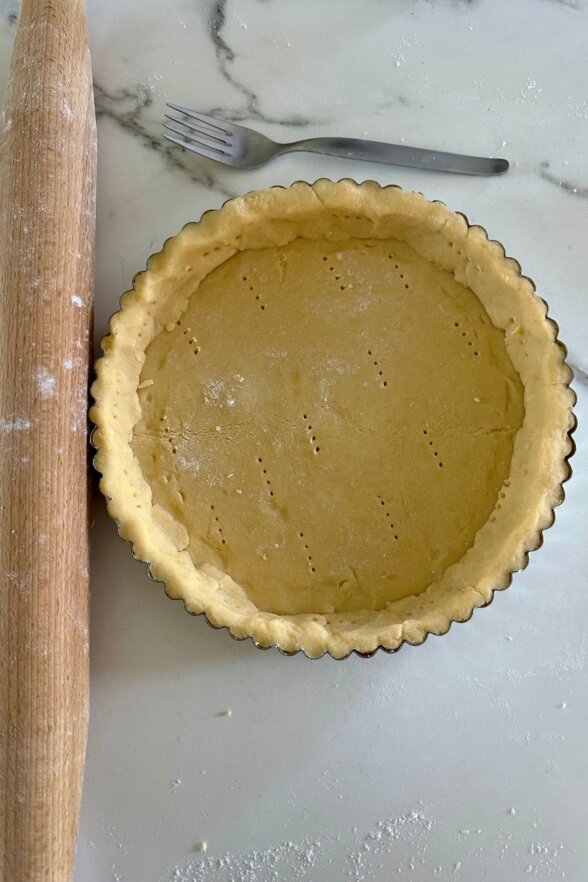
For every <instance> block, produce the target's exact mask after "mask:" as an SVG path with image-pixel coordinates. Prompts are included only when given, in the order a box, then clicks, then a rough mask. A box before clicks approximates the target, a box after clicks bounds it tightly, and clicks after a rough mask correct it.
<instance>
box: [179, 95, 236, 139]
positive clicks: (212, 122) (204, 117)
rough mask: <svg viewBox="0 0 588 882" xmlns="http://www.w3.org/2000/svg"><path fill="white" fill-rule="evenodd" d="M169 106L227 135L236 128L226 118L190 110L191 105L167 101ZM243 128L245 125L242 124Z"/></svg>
mask: <svg viewBox="0 0 588 882" xmlns="http://www.w3.org/2000/svg"><path fill="white" fill-rule="evenodd" d="M167 106H168V107H171V109H172V110H177V111H178V112H179V113H183V114H184V115H185V116H189V117H190V118H191V119H195V120H197V121H198V122H203V123H207V124H208V125H209V126H212V127H213V128H215V129H220V131H221V132H223V134H225V135H230V134H232V133H233V131H234V129H235V125H234V124H233V123H230V122H228V120H226V119H222V118H221V117H220V116H209V115H208V114H207V113H200V112H199V111H196V110H190V108H189V107H182V105H181V104H170V103H169V101H168V102H167ZM241 128H243V127H242V126H241Z"/></svg>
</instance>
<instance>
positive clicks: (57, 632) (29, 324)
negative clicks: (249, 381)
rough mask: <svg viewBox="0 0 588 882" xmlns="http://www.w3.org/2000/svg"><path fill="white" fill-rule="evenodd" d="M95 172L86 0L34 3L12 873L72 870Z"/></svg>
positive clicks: (0, 398)
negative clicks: (84, 1) (84, 0)
mask: <svg viewBox="0 0 588 882" xmlns="http://www.w3.org/2000/svg"><path fill="white" fill-rule="evenodd" d="M95 168H96V126H95V115H94V103H93V95H92V76H91V69H90V57H89V52H88V41H87V28H86V18H85V9H84V3H83V0H22V7H21V14H20V20H19V25H18V29H17V33H16V39H15V43H14V50H13V56H12V63H11V69H10V79H9V83H8V88H7V92H6V96H5V101H4V110H3V115H2V119H1V121H0V586H1V591H0V882H41V880H42V882H66V880H70V879H71V878H72V875H73V864H74V857H75V844H76V837H77V829H78V819H79V809H80V796H81V786H82V776H83V766H84V754H85V747H86V737H87V724H88V531H89V526H88V478H87V475H88V448H87V419H86V408H87V390H88V369H89V360H90V351H91V345H90V331H91V322H92V284H93V283H92V277H93V253H94V225H95Z"/></svg>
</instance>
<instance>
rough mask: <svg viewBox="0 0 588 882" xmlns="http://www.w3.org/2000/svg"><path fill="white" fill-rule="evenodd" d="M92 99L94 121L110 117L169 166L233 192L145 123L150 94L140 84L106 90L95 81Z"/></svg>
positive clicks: (205, 184) (158, 129) (228, 193)
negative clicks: (94, 105) (94, 111)
mask: <svg viewBox="0 0 588 882" xmlns="http://www.w3.org/2000/svg"><path fill="white" fill-rule="evenodd" d="M94 100H95V104H96V117H97V120H98V121H99V120H100V119H101V118H103V117H106V118H108V119H110V120H112V122H114V123H115V124H116V125H117V126H120V128H121V129H123V130H124V131H125V132H127V133H128V134H129V135H131V136H132V137H134V138H137V139H138V140H139V142H140V143H141V144H142V145H143V146H144V147H146V148H148V149H149V150H153V151H155V152H156V153H158V154H159V155H160V156H161V157H162V159H163V160H164V161H165V162H166V163H167V165H169V166H170V167H171V168H173V169H177V170H178V171H181V172H182V173H183V174H185V175H187V177H188V178H189V179H190V180H191V181H194V182H195V183H198V184H201V185H202V186H203V187H207V188H209V189H210V190H214V191H216V192H218V193H222V194H223V195H224V196H227V197H230V196H234V195H235V194H234V193H232V192H231V191H229V190H228V189H227V188H226V187H225V186H224V185H223V184H222V183H221V182H220V181H219V180H218V179H216V178H215V177H214V176H213V175H212V174H211V173H210V172H208V171H206V170H205V169H204V168H203V167H202V165H199V164H198V163H195V162H194V160H193V158H192V157H191V156H190V154H189V153H188V152H187V151H186V150H184V149H183V148H179V147H174V148H172V147H171V146H170V145H169V144H168V143H167V142H166V141H164V140H163V138H162V137H161V127H158V126H149V125H148V123H147V121H146V119H145V111H146V110H147V109H148V108H149V107H151V105H152V104H153V95H152V93H151V92H150V91H149V90H148V89H146V88H145V87H144V86H143V85H141V84H137V85H136V86H134V87H130V86H124V87H121V88H119V89H117V90H116V91H114V92H108V91H107V90H106V89H104V88H103V87H102V86H101V85H100V84H99V83H97V82H96V81H95V82H94Z"/></svg>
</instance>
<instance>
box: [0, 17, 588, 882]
mask: <svg viewBox="0 0 588 882" xmlns="http://www.w3.org/2000/svg"><path fill="white" fill-rule="evenodd" d="M16 11H17V4H16V2H15V0H0V88H3V86H4V83H5V80H6V75H7V68H8V60H9V54H10V47H11V41H12V37H13V34H14V26H15V25H14V22H15V16H16ZM88 13H89V25H90V38H91V49H92V56H93V64H94V76H95V82H96V106H97V111H98V114H99V116H98V136H99V141H98V145H99V168H98V172H99V183H98V240H97V287H96V333H97V337H98V338H100V336H101V335H102V334H103V333H104V330H105V328H106V322H107V317H108V315H109V314H110V313H111V312H112V311H114V310H115V308H116V306H117V302H118V298H119V295H120V294H121V292H122V291H124V290H125V289H126V288H127V287H129V285H130V280H131V277H132V275H133V273H134V272H136V271H137V270H139V269H141V268H143V266H144V264H145V260H146V257H147V256H148V255H149V254H150V253H151V252H153V251H154V250H158V249H159V247H160V245H161V243H162V241H163V240H164V239H165V238H166V237H167V236H169V235H171V234H173V233H175V232H176V231H178V230H179V229H180V227H181V226H182V225H183V224H184V223H186V222H187V221H189V220H193V219H196V218H198V217H199V215H200V214H201V212H202V211H203V210H205V209H208V208H212V207H216V206H218V205H219V204H220V203H221V202H223V201H224V200H225V199H226V198H227V196H229V195H232V194H237V193H241V192H244V191H247V190H250V189H254V188H257V187H264V186H268V185H270V184H288V183H290V182H292V181H294V180H297V179H306V180H314V179H315V178H317V177H321V176H328V177H332V178H335V179H337V178H340V177H344V176H352V177H355V178H356V179H364V178H376V179H377V180H379V181H381V182H396V183H398V184H401V185H402V186H403V187H406V188H413V189H417V190H421V191H422V192H424V193H425V194H426V195H427V196H428V197H430V198H434V199H441V200H443V201H444V202H446V203H447V204H448V205H449V206H450V207H452V208H456V209H460V210H462V211H464V212H465V213H466V214H467V215H468V216H469V218H470V219H471V220H472V221H473V222H479V223H481V224H483V225H484V226H485V227H486V228H487V229H488V230H489V232H490V234H491V235H492V236H493V237H496V238H499V239H500V240H501V241H502V242H503V243H504V244H505V246H506V249H507V252H508V253H509V254H512V255H514V256H516V257H517V258H518V259H519V260H520V262H521V263H522V265H523V268H524V271H525V272H526V273H528V274H529V275H530V276H532V277H533V278H534V279H535V281H536V283H537V286H538V289H539V292H540V294H541V295H543V296H544V297H545V298H546V299H547V300H548V301H549V303H550V307H551V312H552V314H553V316H554V317H555V318H556V320H557V321H558V323H559V325H560V328H561V337H562V339H563V340H564V341H565V342H566V343H567V344H568V346H569V349H570V360H571V362H572V363H573V365H574V367H575V370H576V383H575V387H576V390H577V393H578V397H579V401H578V406H577V414H578V418H579V420H580V428H579V429H578V432H577V434H576V441H577V444H578V451H577V454H576V456H575V458H574V460H573V467H574V473H575V474H574V477H573V480H572V481H571V483H570V484H569V485H568V490H567V495H568V498H567V500H566V502H565V504H564V506H563V508H562V509H560V512H559V513H558V518H557V522H556V524H555V526H554V527H553V528H552V529H551V530H549V532H548V533H547V534H546V539H545V545H544V547H543V549H542V550H541V551H539V552H538V553H537V554H535V555H533V556H532V559H531V565H530V566H529V568H528V569H527V570H526V571H525V572H524V573H522V574H520V575H519V576H518V577H516V578H515V581H514V584H513V586H512V588H511V589H510V590H509V591H507V592H504V593H502V594H499V595H498V596H497V597H496V598H495V600H494V603H493V604H492V606H490V607H489V608H488V609H486V610H481V611H479V612H477V613H476V615H475V616H474V618H473V620H472V621H471V622H470V623H469V624H467V625H463V626H455V627H454V628H452V630H451V631H450V633H449V635H448V636H446V637H444V638H442V639H430V640H429V641H427V643H426V644H425V645H424V646H422V647H420V648H416V649H414V648H410V647H408V648H405V649H403V651H402V652H401V653H399V654H398V655H396V656H392V657H389V656H386V655H383V654H379V655H377V656H376V657H374V658H373V659H371V660H369V661H363V660H360V659H357V658H352V659H349V660H347V661H345V662H334V661H332V660H330V659H323V660H322V661H319V662H317V661H314V662H310V661H308V660H306V659H304V658H300V657H296V658H293V659H288V658H284V657H282V656H281V655H279V654H278V653H277V652H276V651H271V652H268V653H262V652H259V651H258V650H256V649H255V648H254V647H253V645H252V644H251V643H250V642H245V643H236V642H233V641H231V640H230V639H229V638H228V637H227V635H226V633H222V632H221V633H216V632H213V631H212V630H210V629H209V628H207V626H206V625H205V623H204V622H203V620H202V619H194V618H192V617H189V616H187V615H186V614H185V613H184V611H183V609H182V607H181V605H180V604H177V603H172V602H171V601H169V600H168V599H167V598H166V597H165V596H164V595H163V592H162V590H161V588H160V587H159V586H157V585H154V584H153V583H151V582H149V581H148V579H147V575H146V572H145V567H144V566H142V565H140V564H138V563H136V562H134V561H133V560H132V558H131V555H130V552H129V549H128V547H127V546H126V545H125V544H124V543H122V542H121V541H120V540H119V539H118V537H117V535H116V530H115V528H114V525H113V524H112V523H111V522H110V521H109V520H108V518H107V517H106V515H105V510H104V504H103V501H102V500H101V499H100V498H97V499H96V502H95V515H96V524H95V528H94V533H93V549H94V554H93V570H92V579H93V604H92V699H91V701H92V705H91V706H92V715H91V727H90V740H89V748H88V760H87V770H86V779H85V790H84V801H83V811H82V823H81V831H80V840H79V849H78V864H77V873H76V882H110V880H117V882H123V880H124V882H172V880H173V882H192V880H194V882H269V880H274V879H275V880H282V882H290V880H306V882H317V880H321V882H336V880H337V882H338V880H341V879H345V878H349V879H351V880H356V882H360V880H375V882H389V880H391V879H395V878H398V879H407V880H426V879H433V878H439V879H444V880H450V879H456V880H464V882H478V880H481V879H484V880H487V882H518V880H526V879H530V880H537V882H551V880H558V879H563V878H565V879H567V880H569V882H580V880H582V879H585V878H586V874H587V872H588V838H587V837H586V835H585V831H586V827H587V824H588V752H587V751H586V732H587V731H588V701H587V699H588V677H587V660H588V659H587V642H586V626H585V621H586V614H585V607H584V599H585V584H586V572H587V571H588V543H587V542H586V535H587V534H586V531H587V527H588V493H587V490H588V449H587V445H586V435H585V432H584V425H585V424H586V421H587V419H588V384H587V374H586V372H585V371H586V369H587V368H588V346H587V343H586V336H587V331H588V297H587V296H586V290H585V280H586V230H587V229H588V163H587V160H586V156H587V155H588V149H587V148H588V96H587V93H586V87H585V84H586V82H587V81H588V52H587V51H586V34H587V33H588V3H587V2H586V0H559V2H558V0H519V2H518V3H516V4H514V3H513V4H506V3H505V4H496V3H492V2H490V0H453V2H450V0H430V2H425V0H393V2H388V3H385V2H381V0H380V2H379V0H344V2H339V3H336V2H332V0H331V2H329V0H316V2H312V3H311V2H309V0H299V2H298V3H293V2H286V0H266V2H262V0H257V2H253V0H250V2H246V0H219V2H217V3H212V2H204V0H88ZM166 100H175V101H177V102H179V103H184V104H187V105H189V106H194V107H197V108H200V109H201V110H204V111H213V112H214V111H218V112H219V113H221V112H222V113H223V114H225V115H228V116H230V117H231V118H234V119H238V120H241V119H242V120H245V121H246V122H251V123H252V124H254V125H256V126H258V127H259V129H260V130H262V131H264V132H266V133H268V134H270V135H275V136H276V137H277V138H278V139H284V140H286V139H288V138H289V137H291V136H292V137H296V136H301V135H302V134H311V133H312V134H337V135H343V134H344V135H351V136H353V135H358V136H367V137H369V138H372V139H381V140H391V141H392V140H397V141H404V142H405V143H407V144H408V143H412V144H416V145H422V146H432V147H436V148H438V149H446V150H456V151H462V150H463V151H464V152H472V153H479V154H489V155H493V154H494V155H496V154H498V155H504V156H506V157H507V158H509V159H510V160H511V162H512V169H511V171H510V172H509V174H508V175H506V176H505V177H503V178H498V179H471V178H465V177H452V176H449V175H445V174H434V173H425V172H417V171H411V170H408V169H396V168H386V167H384V166H376V165H368V164H363V163H351V162H347V161H345V160H339V159H331V158H328V157H318V156H310V155H303V154H296V155H294V156H290V157H285V158H282V159H279V160H276V161H275V162H273V163H272V164H270V165H268V166H266V167H265V168H263V169H260V170H257V171H255V172H246V173H243V172H241V173H239V172H237V171H230V170H228V169H226V168H223V167H220V166H218V165H216V164H213V163H211V162H208V161H202V160H199V159H197V158H196V157H193V156H191V155H187V154H182V153H181V152H179V151H178V150H176V149H174V148H170V147H167V146H165V145H164V143H163V142H162V141H161V140H160V132H161V121H162V117H163V112H164V103H165V101H166ZM228 708H230V709H231V710H232V715H231V716H230V717H228V716H223V715H222V711H224V710H226V709H228ZM203 841H206V842H207V844H208V850H207V851H206V853H201V852H198V851H197V850H196V848H197V845H198V843H200V842H203Z"/></svg>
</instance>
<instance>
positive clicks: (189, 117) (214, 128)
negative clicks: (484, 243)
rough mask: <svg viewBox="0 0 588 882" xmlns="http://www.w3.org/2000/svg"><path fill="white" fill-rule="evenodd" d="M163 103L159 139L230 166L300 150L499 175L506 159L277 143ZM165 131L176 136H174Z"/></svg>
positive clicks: (335, 141) (328, 141)
mask: <svg viewBox="0 0 588 882" xmlns="http://www.w3.org/2000/svg"><path fill="white" fill-rule="evenodd" d="M167 106H168V107H169V108H170V109H171V110H173V111H175V115H172V114H169V113H166V114H165V117H166V119H167V120H168V122H166V123H165V124H164V129H165V131H164V133H163V136H164V138H166V139H167V140H168V141H171V142H172V143H173V144H178V145H179V146H180V147H185V148H186V150H192V151H193V152H194V153H198V154H199V155H200V156H206V157H208V159H216V161H217V162H223V163H224V164H225V165H232V166H234V167H235V168H258V166H260V165H264V163H266V162H269V160H270V159H273V158H274V156H281V155H282V153H292V152H293V151H298V150H301V151H306V152H309V153H326V154H328V155H329V156H344V157H345V158H346V159H364V160H367V161H368V162H386V163H389V164H391V165H405V166H410V167H411V168H423V169H430V170H431V171H447V172H455V173H457V174H461V175H502V174H504V172H505V171H506V170H507V169H508V162H507V160H506V159H489V158H486V157H482V156H466V155H464V154H461V153H444V152H442V151H440V150H428V149H426V148H422V147H407V146H406V145H404V144H384V143H383V142H381V141H364V140H363V139H362V138H305V139H304V140H303V141H291V142H290V143H288V144H278V143H276V142H275V141H272V140H271V138H267V137H266V136H265V135H262V134H260V133H259V132H256V131H254V130H253V129H249V128H246V126H239V125H237V124H236V123H233V122H228V120H226V119H221V118H220V117H216V116H209V115H208V114H206V113H199V112H198V111H196V110H190V108H189V107H182V105H181V104H168V105H167ZM178 114H180V116H178ZM170 132H173V133H174V135H176V136H177V135H179V136H180V137H174V135H172V134H170Z"/></svg>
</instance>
